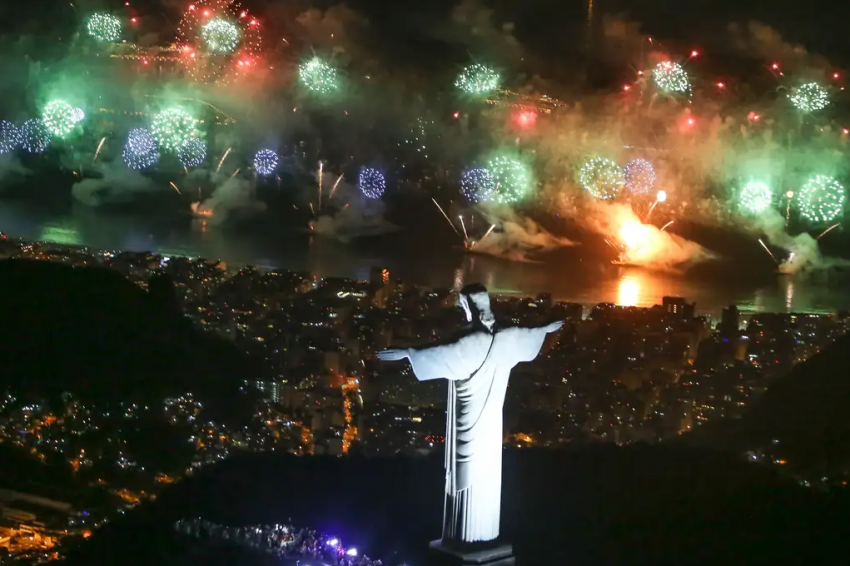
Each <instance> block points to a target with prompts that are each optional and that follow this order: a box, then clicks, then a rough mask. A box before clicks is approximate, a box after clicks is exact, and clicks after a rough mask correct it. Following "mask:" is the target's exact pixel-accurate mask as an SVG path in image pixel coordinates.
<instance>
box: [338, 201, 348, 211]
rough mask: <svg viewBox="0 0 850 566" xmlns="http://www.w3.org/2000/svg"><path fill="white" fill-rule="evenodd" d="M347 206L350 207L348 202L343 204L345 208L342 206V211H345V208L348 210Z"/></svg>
mask: <svg viewBox="0 0 850 566" xmlns="http://www.w3.org/2000/svg"><path fill="white" fill-rule="evenodd" d="M349 206H351V203H350V202H347V203H345V206H343V207H342V210H345V209H346V208H348V207H349ZM340 212H342V211H340Z"/></svg>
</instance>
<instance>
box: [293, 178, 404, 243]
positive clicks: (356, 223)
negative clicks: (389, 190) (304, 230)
mask: <svg viewBox="0 0 850 566" xmlns="http://www.w3.org/2000/svg"><path fill="white" fill-rule="evenodd" d="M322 181H323V182H322V185H323V187H322V188H323V195H324V196H323V198H324V199H325V201H326V207H325V209H324V210H325V211H327V210H330V209H334V210H335V212H323V211H319V217H318V218H317V219H315V220H311V221H310V224H309V228H310V230H311V231H312V232H313V233H315V234H319V235H320V236H324V237H326V238H332V239H334V240H339V241H341V242H350V241H351V240H353V239H355V238H359V237H363V236H377V235H379V234H385V233H387V232H393V231H395V230H398V226H395V225H394V224H392V223H390V222H387V221H386V220H385V219H384V211H385V205H384V203H383V201H381V200H372V199H367V198H366V197H365V196H363V194H362V193H361V192H360V191H358V190H357V188H356V187H354V186H353V185H352V184H350V183H347V182H346V181H345V179H342V180H339V179H338V177H337V176H336V175H333V174H328V173H325V174H324V175H323V179H322ZM337 181H338V182H337ZM316 182H317V183H318V178H317V179H316ZM334 186H335V187H334Z"/></svg>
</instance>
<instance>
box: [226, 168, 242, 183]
mask: <svg viewBox="0 0 850 566" xmlns="http://www.w3.org/2000/svg"><path fill="white" fill-rule="evenodd" d="M240 171H242V169H237V170H236V171H234V172H233V175H231V176H230V177H229V178H228V179H227V180H228V181H229V180H230V179H232V178H233V177H235V176H236V175H238V174H239V172H240Z"/></svg>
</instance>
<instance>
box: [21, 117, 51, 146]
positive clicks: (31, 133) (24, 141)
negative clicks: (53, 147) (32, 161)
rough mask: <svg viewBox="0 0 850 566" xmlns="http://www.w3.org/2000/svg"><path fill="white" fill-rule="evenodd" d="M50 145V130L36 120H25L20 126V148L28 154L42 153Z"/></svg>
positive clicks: (40, 121)
mask: <svg viewBox="0 0 850 566" xmlns="http://www.w3.org/2000/svg"><path fill="white" fill-rule="evenodd" d="M49 145H50V130H48V129H47V126H45V125H44V122H43V121H42V120H40V119H38V118H33V119H31V120H27V121H26V122H24V123H23V125H22V126H21V147H22V148H24V150H25V151H27V152H29V153H44V152H45V151H46V150H47V146H49Z"/></svg>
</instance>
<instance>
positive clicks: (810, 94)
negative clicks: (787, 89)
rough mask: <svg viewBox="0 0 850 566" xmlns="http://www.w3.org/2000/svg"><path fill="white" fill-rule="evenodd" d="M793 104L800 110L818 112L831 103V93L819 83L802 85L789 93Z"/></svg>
mask: <svg viewBox="0 0 850 566" xmlns="http://www.w3.org/2000/svg"><path fill="white" fill-rule="evenodd" d="M788 98H789V100H791V104H793V105H794V108H796V109H797V110H799V111H800V112H805V113H809V112H817V111H818V110H823V109H824V108H826V107H827V106H828V105H829V94H827V92H826V89H825V88H823V87H822V86H820V85H819V84H818V83H806V84H804V85H800V86H799V87H798V88H797V89H795V90H794V91H793V92H792V93H791V94H789V95H788Z"/></svg>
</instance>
